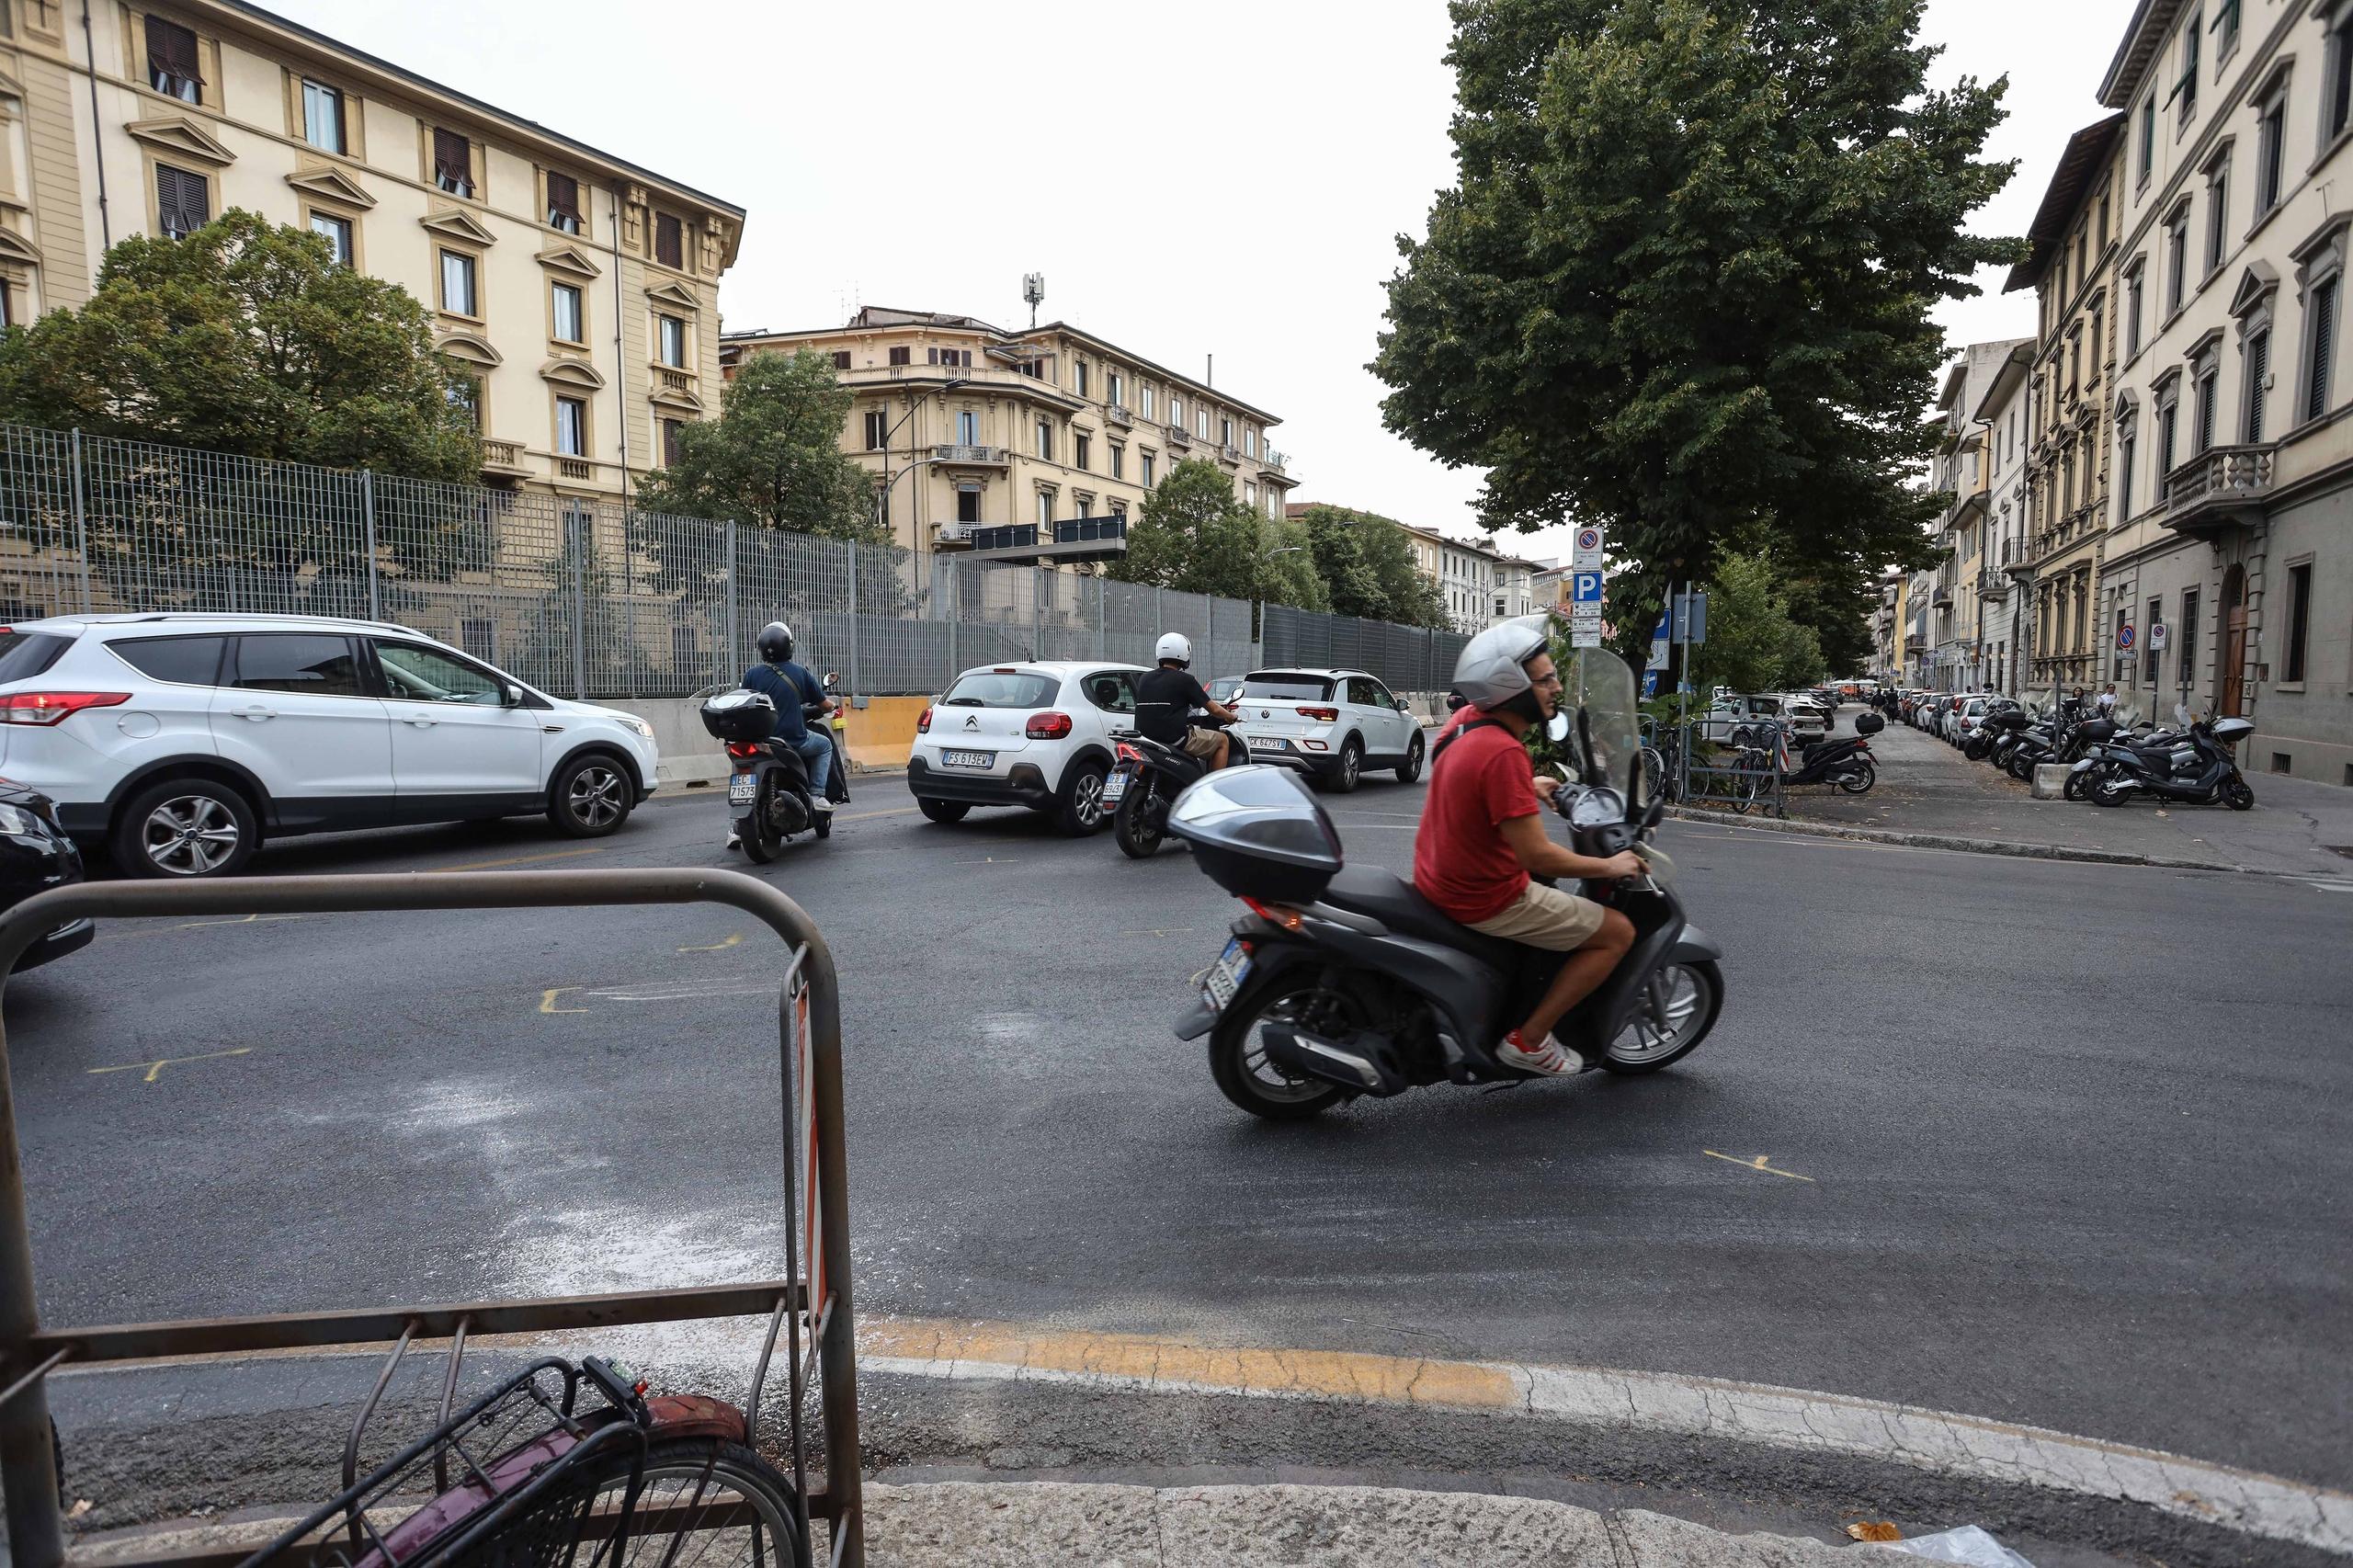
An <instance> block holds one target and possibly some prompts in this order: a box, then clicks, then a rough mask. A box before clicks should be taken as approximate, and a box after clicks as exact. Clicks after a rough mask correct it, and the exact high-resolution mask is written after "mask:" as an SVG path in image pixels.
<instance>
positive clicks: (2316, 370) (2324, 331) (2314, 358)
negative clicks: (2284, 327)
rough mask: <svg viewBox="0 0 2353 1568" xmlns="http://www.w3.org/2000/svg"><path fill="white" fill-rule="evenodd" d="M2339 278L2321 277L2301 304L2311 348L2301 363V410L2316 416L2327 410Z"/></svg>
mask: <svg viewBox="0 0 2353 1568" xmlns="http://www.w3.org/2000/svg"><path fill="white" fill-rule="evenodd" d="M2339 281H2340V279H2338V278H2323V279H2322V280H2321V281H2320V282H2318V283H2316V284H2314V285H2313V290H2312V293H2311V294H2310V295H2309V296H2307V298H2306V301H2305V303H2304V335H2305V337H2306V338H2307V339H2308V341H2309V343H2310V345H2311V347H2309V349H2308V350H2307V354H2306V359H2305V364H2304V402H2303V413H2304V417H2305V418H2306V419H2318V418H2319V417H2320V416H2321V415H2324V414H2326V413H2327V412H2328V372H2329V361H2330V360H2331V358H2334V357H2335V355H2336V290H2337V285H2338V283H2339Z"/></svg>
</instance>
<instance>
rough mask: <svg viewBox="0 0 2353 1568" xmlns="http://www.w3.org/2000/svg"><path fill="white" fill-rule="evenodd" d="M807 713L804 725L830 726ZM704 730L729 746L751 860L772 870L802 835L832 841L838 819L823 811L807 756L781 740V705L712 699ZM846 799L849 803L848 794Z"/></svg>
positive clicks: (731, 802) (731, 793)
mask: <svg viewBox="0 0 2353 1568" xmlns="http://www.w3.org/2000/svg"><path fill="white" fill-rule="evenodd" d="M801 717H802V720H803V722H807V723H813V724H814V723H822V722H824V715H823V713H822V711H821V710H819V709H818V708H816V707H815V706H813V705H808V704H804V705H803V706H802V708H801ZM702 724H703V728H704V729H705V730H707V731H709V732H710V733H711V734H712V735H713V736H714V737H716V738H717V739H719V740H721V741H723V742H725V743H726V746H727V757H728V761H729V762H730V763H731V764H732V767H731V768H730V771H729V773H728V776H727V805H728V809H729V810H730V811H732V812H733V813H734V817H735V835H736V837H737V838H738V839H739V840H740V841H741V842H742V844H743V846H744V854H745V857H746V858H749V859H751V860H753V861H755V862H756V863H758V864H760V865H766V864H767V863H768V862H769V861H771V860H773V859H775V858H777V856H778V855H779V853H781V852H782V850H783V848H784V846H785V845H786V844H787V843H789V842H790V840H791V838H792V836H793V835H795V834H798V833H805V832H811V831H813V832H814V833H815V834H816V835H817V836H818V837H819V838H825V837H829V836H831V835H832V834H833V831H834V818H833V813H832V812H821V811H819V810H817V808H816V802H815V798H814V797H813V795H812V794H811V793H810V790H809V770H808V768H807V767H805V766H803V765H802V763H801V754H800V753H799V752H797V751H794V750H793V749H792V748H791V747H790V746H789V745H787V744H784V743H783V742H782V741H779V740H778V739H776V738H775V737H776V703H775V701H774V700H773V699H770V698H769V697H768V695H767V693H766V692H760V691H730V692H724V693H722V694H721V695H720V696H717V697H714V698H712V699H710V701H708V702H706V703H704V704H703V705H702ZM826 793H827V795H828V796H829V797H830V796H831V795H832V793H833V791H832V790H827V791H826ZM842 798H844V799H847V789H845V790H844V791H843V797H842Z"/></svg>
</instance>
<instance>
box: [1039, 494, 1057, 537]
mask: <svg viewBox="0 0 2353 1568" xmlns="http://www.w3.org/2000/svg"><path fill="white" fill-rule="evenodd" d="M1038 526H1039V527H1040V528H1052V527H1053V526H1054V493H1053V492H1052V491H1051V490H1040V492H1038Z"/></svg>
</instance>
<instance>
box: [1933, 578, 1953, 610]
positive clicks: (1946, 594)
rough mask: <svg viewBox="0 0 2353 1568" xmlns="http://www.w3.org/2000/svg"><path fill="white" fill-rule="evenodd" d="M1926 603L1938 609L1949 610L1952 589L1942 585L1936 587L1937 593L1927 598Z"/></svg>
mask: <svg viewBox="0 0 2353 1568" xmlns="http://www.w3.org/2000/svg"><path fill="white" fill-rule="evenodd" d="M1928 603H1929V604H1930V605H1931V606H1933V607H1934V608H1938V609H1950V608H1952V589H1950V588H1949V587H1947V586H1945V585H1942V584H1939V585H1938V587H1937V591H1936V592H1935V593H1933V594H1930V595H1929V596H1928Z"/></svg>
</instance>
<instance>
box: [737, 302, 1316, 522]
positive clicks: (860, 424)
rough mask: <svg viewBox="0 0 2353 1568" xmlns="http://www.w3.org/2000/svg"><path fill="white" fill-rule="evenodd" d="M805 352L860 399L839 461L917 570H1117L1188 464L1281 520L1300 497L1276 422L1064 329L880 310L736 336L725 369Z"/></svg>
mask: <svg viewBox="0 0 2353 1568" xmlns="http://www.w3.org/2000/svg"><path fill="white" fill-rule="evenodd" d="M802 349H811V350H814V351H815V352H817V353H820V354H824V355H826V356H828V357H829V358H831V359H832V360H833V364H834V371H835V375H836V377H838V378H839V380H840V381H841V382H842V384H844V385H846V386H847V387H850V388H851V389H853V390H854V391H855V392H857V394H858V395H857V399H856V402H855V403H853V404H852V406H851V409H850V415H849V420H848V423H847V426H845V428H844V429H843V431H842V447H843V449H844V450H846V451H848V452H851V453H854V454H855V455H857V456H858V458H859V459H861V460H863V461H864V462H865V463H866V465H867V466H868V467H869V468H870V469H871V470H872V471H873V472H874V475H875V479H876V506H878V507H879V508H880V511H881V517H882V520H883V521H884V522H886V523H887V524H889V526H890V527H891V528H892V535H893V537H894V538H895V539H896V540H897V541H898V543H899V544H900V545H901V546H902V547H903V548H904V549H906V550H907V551H910V552H911V553H912V554H913V555H914V556H915V559H916V562H917V564H918V565H919V566H922V565H924V564H925V563H926V562H927V560H928V558H929V556H930V554H931V553H932V552H934V551H954V552H959V553H961V552H967V551H969V552H970V553H972V555H974V556H977V557H981V558H983V559H989V560H1002V561H1016V562H1042V563H1048V564H1052V563H1058V562H1060V563H1074V564H1091V563H1097V562H1104V561H1108V560H1110V559H1112V558H1113V557H1116V556H1119V555H1121V554H1123V553H1125V552H1126V550H1127V547H1128V541H1127V519H1128V516H1129V514H1130V513H1131V512H1132V511H1135V510H1136V509H1138V508H1140V507H1141V506H1142V505H1143V499H1144V496H1145V494H1147V493H1149V492H1150V491H1151V489H1152V487H1153V486H1154V485H1155V484H1157V483H1160V481H1161V480H1162V479H1163V478H1165V476H1166V475H1167V473H1168V471H1169V470H1170V469H1171V468H1173V467H1175V466H1176V464H1177V463H1179V462H1182V461H1183V460H1186V459H1188V458H1198V459H1206V460H1210V461H1211V462H1214V463H1216V464H1218V465H1219V466H1220V467H1221V468H1222V469H1223V470H1224V472H1225V473H1226V475H1227V476H1228V477H1229V478H1230V479H1231V480H1232V481H1233V492H1234V494H1235V496H1236V497H1237V498H1239V499H1240V500H1241V501H1242V502H1243V503H1244V504H1245V505H1246V506H1250V507H1251V508H1252V509H1253V510H1256V511H1258V512H1261V513H1263V514H1265V515H1266V516H1267V517H1281V516H1282V515H1283V505H1284V497H1285V496H1286V495H1287V494H1290V489H1291V487H1292V486H1293V485H1295V484H1297V483H1299V481H1298V480H1297V479H1296V478H1294V477H1293V476H1292V475H1291V474H1290V472H1289V464H1288V460H1286V459H1285V457H1284V456H1283V454H1282V453H1281V452H1279V451H1277V450H1276V449H1275V448H1274V445H1273V443H1272V441H1271V440H1270V439H1269V436H1268V433H1269V432H1270V431H1271V430H1272V429H1273V428H1274V427H1275V426H1277V425H1279V424H1280V423H1281V420H1279V418H1278V417H1277V416H1276V415H1272V414H1269V413H1267V411H1266V410H1264V409H1262V408H1258V407H1256V406H1254V405H1252V404H1250V403H1244V402H1242V401H1241V400H1240V399H1238V398H1236V397H1234V396H1233V394H1232V393H1231V392H1222V391H1220V390H1218V389H1217V388H1215V387H1213V386H1211V384H1210V383H1209V382H1208V381H1196V380H1194V379H1193V378H1192V377H1189V376H1184V375H1179V374H1178V373H1176V371H1174V370H1171V369H1167V368H1166V367H1165V366H1162V365H1157V364H1154V363H1153V362H1152V361H1151V360H1149V359H1145V358H1142V357H1141V356H1140V355H1137V354H1135V353H1133V352H1131V351H1130V350H1128V349H1124V348H1121V347H1118V346H1117V345H1114V344H1111V343H1108V342H1106V341H1104V340H1103V339H1102V338H1099V337H1096V336H1094V335H1092V334H1089V333H1086V332H1084V331H1081V330H1080V329H1079V328H1077V327H1074V326H1073V325H1071V324H1069V323H1067V322H1050V323H1047V324H1043V325H1040V326H1035V327H1031V328H1029V330H1027V331H1007V330H1006V329H1004V328H1000V327H995V326H991V325H990V324H988V323H986V322H983V321H979V320H976V319H974V318H973V317H971V316H957V315H943V314H937V313H934V312H925V311H897V310H890V309H886V308H884V307H881V306H878V305H870V306H866V307H864V308H863V309H861V310H859V311H858V313H857V314H856V315H854V316H852V317H851V318H850V319H849V322H848V324H847V325H844V326H838V327H824V328H819V329H816V330H814V331H808V332H766V331H760V332H742V333H731V334H729V335H728V336H727V340H726V344H725V347H724V350H723V358H724V362H725V365H726V368H727V373H728V374H731V375H732V374H733V370H734V369H735V367H737V366H739V365H741V364H742V363H743V361H744V358H745V356H747V355H751V354H756V353H764V352H768V351H775V352H779V353H788V354H790V353H797V352H799V351H801V350H802Z"/></svg>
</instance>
